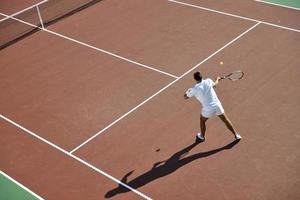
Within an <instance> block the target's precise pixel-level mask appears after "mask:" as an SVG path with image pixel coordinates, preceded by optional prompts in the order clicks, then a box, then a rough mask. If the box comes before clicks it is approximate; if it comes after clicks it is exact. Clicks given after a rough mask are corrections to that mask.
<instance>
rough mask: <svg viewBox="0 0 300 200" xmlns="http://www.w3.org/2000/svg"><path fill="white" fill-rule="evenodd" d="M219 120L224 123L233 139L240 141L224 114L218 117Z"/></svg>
mask: <svg viewBox="0 0 300 200" xmlns="http://www.w3.org/2000/svg"><path fill="white" fill-rule="evenodd" d="M218 116H219V117H220V119H221V120H222V121H223V122H224V123H225V125H226V127H227V128H228V129H229V130H230V131H231V132H232V133H233V135H234V137H235V138H236V139H241V138H242V137H241V136H240V135H239V134H238V133H237V132H236V131H235V129H234V128H233V125H232V123H231V121H230V120H229V119H228V117H227V115H226V114H225V113H223V114H221V115H218Z"/></svg>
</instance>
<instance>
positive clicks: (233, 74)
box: [221, 70, 244, 81]
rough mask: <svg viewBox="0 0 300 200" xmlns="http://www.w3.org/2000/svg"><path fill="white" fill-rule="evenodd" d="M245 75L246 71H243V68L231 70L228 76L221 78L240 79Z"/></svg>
mask: <svg viewBox="0 0 300 200" xmlns="http://www.w3.org/2000/svg"><path fill="white" fill-rule="evenodd" d="M243 76H244V72H242V71H241V70H238V71H234V72H231V73H230V74H228V75H226V76H221V79H228V80H231V81H237V80H240V79H241V78H243Z"/></svg>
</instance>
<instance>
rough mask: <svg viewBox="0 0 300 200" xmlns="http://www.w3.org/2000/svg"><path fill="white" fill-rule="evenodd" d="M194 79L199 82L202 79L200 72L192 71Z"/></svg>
mask: <svg viewBox="0 0 300 200" xmlns="http://www.w3.org/2000/svg"><path fill="white" fill-rule="evenodd" d="M194 79H195V80H196V81H199V82H201V81H202V75H201V73H200V72H195V73H194Z"/></svg>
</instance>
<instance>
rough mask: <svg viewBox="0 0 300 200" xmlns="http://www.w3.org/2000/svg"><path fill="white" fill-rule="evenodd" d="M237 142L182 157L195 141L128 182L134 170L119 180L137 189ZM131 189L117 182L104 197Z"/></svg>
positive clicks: (192, 146)
mask: <svg viewBox="0 0 300 200" xmlns="http://www.w3.org/2000/svg"><path fill="white" fill-rule="evenodd" d="M238 142H239V140H235V141H233V142H230V143H229V144H227V145H225V146H223V147H220V148H217V149H214V150H211V151H206V152H200V153H197V154H194V155H191V156H188V157H184V156H185V155H187V154H188V152H189V151H190V150H191V149H193V148H194V147H195V146H197V145H198V144H199V142H197V141H195V142H194V143H193V144H191V145H189V146H187V147H185V148H184V149H182V150H180V151H178V152H176V153H175V154H173V155H172V156H171V157H170V158H169V159H167V160H165V161H160V162H156V163H154V164H153V167H152V168H151V169H150V170H149V171H147V172H145V173H144V174H142V175H140V176H138V177H136V178H134V179H132V180H131V181H129V182H128V180H127V179H128V177H129V176H130V175H131V174H132V173H133V172H134V170H132V171H130V172H128V173H127V174H126V175H125V176H124V177H123V178H122V179H121V182H122V183H124V184H126V185H128V186H130V187H131V188H133V189H137V188H139V187H142V186H144V185H146V184H148V183H150V182H151V181H154V180H156V179H158V178H161V177H163V176H166V175H168V174H171V173H173V172H175V171H176V170H177V169H179V168H180V167H182V166H184V165H186V164H188V163H190V162H192V161H194V160H197V159H199V158H204V157H208V156H211V155H213V154H216V153H218V152H220V151H223V150H226V149H231V148H232V147H233V146H234V145H236V144H237V143H238ZM129 191H131V190H130V189H128V188H126V187H125V186H123V185H121V184H119V185H118V187H117V188H114V189H112V190H110V191H108V192H107V193H106V194H105V198H111V197H113V196H115V195H117V194H120V193H125V192H129Z"/></svg>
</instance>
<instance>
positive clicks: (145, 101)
mask: <svg viewBox="0 0 300 200" xmlns="http://www.w3.org/2000/svg"><path fill="white" fill-rule="evenodd" d="M259 24H260V22H258V23H256V24H255V25H254V26H252V27H251V28H249V29H248V30H246V31H245V32H243V33H242V34H240V35H239V36H238V37H236V38H234V39H233V40H231V41H230V42H229V43H227V44H226V45H224V46H223V47H221V48H220V49H219V50H217V51H216V52H214V53H213V54H211V55H210V56H208V57H207V58H205V59H204V60H203V61H201V62H200V63H198V64H197V65H195V66H194V67H192V68H191V69H190V70H188V71H187V72H185V73H184V74H183V75H181V76H180V77H178V78H177V79H176V80H174V81H173V82H171V83H169V84H168V85H167V86H165V87H164V88H162V89H160V90H159V91H158V92H156V93H155V94H153V95H152V96H151V97H149V98H147V99H146V100H144V101H143V102H142V103H140V104H139V105H137V106H136V107H134V108H133V109H131V110H130V111H128V112H127V113H125V114H124V115H123V116H121V117H120V118H118V119H117V120H115V121H114V122H113V123H111V124H110V125H108V126H107V127H105V128H104V129H102V130H101V131H99V132H97V133H96V134H94V135H93V136H92V137H90V138H89V139H87V140H86V141H85V142H83V143H82V144H80V145H79V146H77V147H76V148H74V149H73V150H72V151H70V153H74V152H75V151H77V150H78V149H80V148H81V147H83V146H84V145H86V144H87V143H88V142H90V141H91V140H92V139H94V138H95V137H97V136H98V135H100V134H101V133H103V132H104V131H106V130H107V129H108V128H110V127H112V126H113V125H115V124H116V123H117V122H119V121H120V120H121V119H123V118H124V117H126V116H127V115H129V114H130V113H132V112H133V111H135V110H136V109H138V108H139V107H141V106H142V105H144V104H145V103H147V102H148V101H149V100H151V99H152V98H154V97H155V96H157V95H158V94H160V93H161V92H163V91H164V90H166V89H167V88H168V87H170V86H171V85H173V84H174V83H176V82H177V81H179V80H180V79H181V78H183V77H184V76H185V75H187V74H188V73H190V72H191V71H193V70H194V69H196V68H197V67H198V66H199V65H201V64H202V63H204V62H205V61H207V60H208V59H210V58H211V57H213V56H214V55H216V54H217V53H219V52H220V51H222V50H223V49H224V48H226V47H227V46H229V45H230V44H232V43H233V42H235V41H236V40H238V39H239V38H240V37H242V36H243V35H245V34H246V33H248V32H249V31H251V30H252V29H254V28H255V27H256V26H258V25H259Z"/></svg>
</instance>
